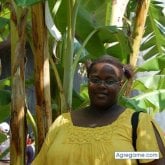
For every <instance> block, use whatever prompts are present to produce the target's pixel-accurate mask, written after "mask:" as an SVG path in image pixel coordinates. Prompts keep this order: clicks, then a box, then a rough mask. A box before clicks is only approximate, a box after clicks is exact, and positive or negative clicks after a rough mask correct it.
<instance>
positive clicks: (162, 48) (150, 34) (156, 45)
mask: <svg viewBox="0 0 165 165" xmlns="http://www.w3.org/2000/svg"><path fill="white" fill-rule="evenodd" d="M161 4H163V2H160V1H158V0H157V1H152V3H151V4H150V8H149V13H148V18H147V21H146V28H145V33H144V39H143V43H142V46H141V51H143V53H144V58H145V59H149V58H150V57H152V56H154V55H160V54H163V53H165V37H164V36H165V31H164V30H163V29H164V27H165V21H164V20H165V15H164V14H163V12H162V10H163V7H162V6H161Z"/></svg>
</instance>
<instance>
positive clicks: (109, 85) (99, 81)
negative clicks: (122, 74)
mask: <svg viewBox="0 0 165 165" xmlns="http://www.w3.org/2000/svg"><path fill="white" fill-rule="evenodd" d="M92 79H93V80H94V79H95V80H97V81H98V82H94V81H92ZM108 80H109V79H108ZM108 80H101V79H99V78H97V77H89V78H88V82H89V83H92V84H95V85H101V84H102V83H103V84H104V85H105V86H107V87H111V86H112V85H114V84H117V83H121V82H122V81H121V80H119V81H116V80H114V81H111V82H112V83H111V84H108V83H107V82H106V81H108Z"/></svg>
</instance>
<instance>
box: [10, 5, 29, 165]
mask: <svg viewBox="0 0 165 165" xmlns="http://www.w3.org/2000/svg"><path fill="white" fill-rule="evenodd" d="M16 10H17V15H16V12H15V9H14V4H13V5H12V10H11V66H12V67H11V75H12V98H11V100H12V101H11V123H10V124H11V145H10V146H11V147H10V153H11V154H10V159H11V163H10V164H11V165H22V164H25V148H26V145H25V144H26V143H25V142H26V118H25V117H26V108H25V76H24V67H25V66H24V63H25V61H24V59H25V43H26V39H25V28H26V18H27V9H26V8H24V9H20V8H17V9H16Z"/></svg>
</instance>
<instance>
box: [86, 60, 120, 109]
mask: <svg viewBox="0 0 165 165" xmlns="http://www.w3.org/2000/svg"><path fill="white" fill-rule="evenodd" d="M121 80H122V73H121V70H119V69H118V68H117V67H116V66H114V65H111V64H109V63H98V64H95V65H94V66H93V68H92V70H91V72H90V74H89V83H88V92H89V98H90V102H91V106H93V107H96V108H104V109H105V108H108V107H110V106H112V105H113V104H114V103H116V102H117V97H118V93H119V91H120V87H121Z"/></svg>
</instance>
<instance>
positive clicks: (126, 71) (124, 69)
mask: <svg viewBox="0 0 165 165" xmlns="http://www.w3.org/2000/svg"><path fill="white" fill-rule="evenodd" d="M98 63H108V64H111V65H114V66H116V67H117V68H118V69H120V70H121V73H123V75H124V76H125V77H126V78H127V79H131V78H132V77H133V68H132V67H131V65H128V64H127V65H125V64H122V63H121V62H120V61H119V60H118V59H117V58H115V57H113V56H110V55H104V56H102V57H100V58H99V59H97V60H95V61H93V62H91V63H90V64H89V65H88V66H87V77H89V75H90V73H91V71H92V69H93V66H94V65H96V64H98Z"/></svg>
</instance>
